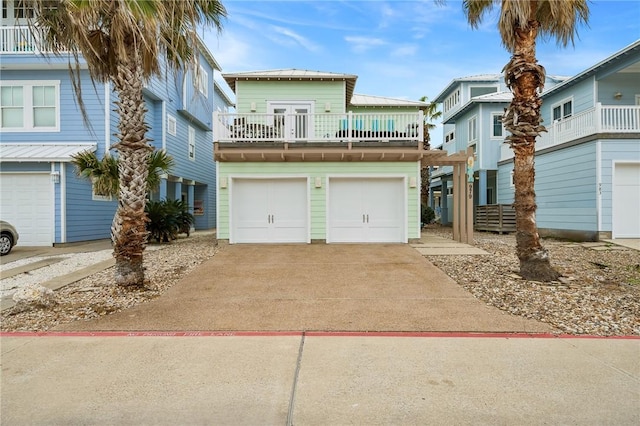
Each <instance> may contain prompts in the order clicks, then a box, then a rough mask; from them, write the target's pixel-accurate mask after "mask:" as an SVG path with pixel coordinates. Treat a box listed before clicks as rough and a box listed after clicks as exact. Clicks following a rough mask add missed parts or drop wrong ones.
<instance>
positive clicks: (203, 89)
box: [194, 65, 209, 97]
mask: <svg viewBox="0 0 640 426" xmlns="http://www.w3.org/2000/svg"><path fill="white" fill-rule="evenodd" d="M194 78H195V82H194V83H195V86H196V90H198V92H200V93H202V94H203V95H204V96H205V97H209V74H208V73H207V70H205V69H204V67H203V66H202V65H198V67H197V68H196V72H195V75H194Z"/></svg>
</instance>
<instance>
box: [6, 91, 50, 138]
mask: <svg viewBox="0 0 640 426" xmlns="http://www.w3.org/2000/svg"><path fill="white" fill-rule="evenodd" d="M59 86H60V82H57V81H55V82H54V81H28V82H27V81H13V82H12V81H3V82H1V85H0V111H1V112H0V128H1V129H2V131H12V132H51V131H58V130H60V124H59V123H60V93H59Z"/></svg>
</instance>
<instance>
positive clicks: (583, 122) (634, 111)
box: [500, 103, 640, 161]
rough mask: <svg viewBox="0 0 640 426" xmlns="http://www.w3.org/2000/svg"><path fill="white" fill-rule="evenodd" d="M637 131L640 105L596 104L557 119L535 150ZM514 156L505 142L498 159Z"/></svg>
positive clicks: (539, 137) (538, 142) (639, 120)
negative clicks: (596, 136) (588, 138)
mask: <svg viewBox="0 0 640 426" xmlns="http://www.w3.org/2000/svg"><path fill="white" fill-rule="evenodd" d="M632 133H637V134H640V106H608V105H601V104H600V103H598V104H596V106H595V108H590V109H588V110H586V111H583V112H580V113H578V114H575V115H573V116H571V117H569V118H565V119H563V120H560V121H556V122H555V123H553V124H551V125H550V126H548V127H547V132H543V133H541V134H540V136H538V138H537V139H536V151H540V150H542V149H547V148H551V147H554V146H558V145H562V144H564V143H567V142H571V141H575V140H579V139H582V138H587V137H589V136H595V135H603V137H606V138H615V137H616V136H620V135H624V134H632ZM511 158H513V151H512V150H511V148H510V147H509V145H508V144H502V147H501V153H500V160H501V161H502V160H508V159H511Z"/></svg>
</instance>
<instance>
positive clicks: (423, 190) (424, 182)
mask: <svg viewBox="0 0 640 426" xmlns="http://www.w3.org/2000/svg"><path fill="white" fill-rule="evenodd" d="M420 102H425V103H427V106H426V107H425V108H424V109H423V112H424V132H423V135H424V136H423V141H424V149H429V148H430V147H431V135H430V134H429V131H430V130H433V129H435V128H436V124H433V121H434V120H438V119H440V117H442V111H438V104H437V103H435V102H429V98H427V97H426V96H423V97H421V98H420ZM420 183H421V186H420V198H421V204H423V205H424V204H426V203H427V198H428V194H429V167H428V166H422V167H421V169H420Z"/></svg>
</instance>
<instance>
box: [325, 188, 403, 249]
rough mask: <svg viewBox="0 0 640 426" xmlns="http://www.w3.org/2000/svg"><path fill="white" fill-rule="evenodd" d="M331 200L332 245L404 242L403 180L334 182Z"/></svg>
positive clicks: (330, 237) (330, 232) (330, 225)
mask: <svg viewBox="0 0 640 426" xmlns="http://www.w3.org/2000/svg"><path fill="white" fill-rule="evenodd" d="M329 197H330V206H329V218H330V219H329V234H330V235H329V241H330V242H404V226H405V225H404V222H405V221H404V216H403V212H404V203H405V201H404V190H403V180H402V179H400V178H336V179H330V188H329Z"/></svg>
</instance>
